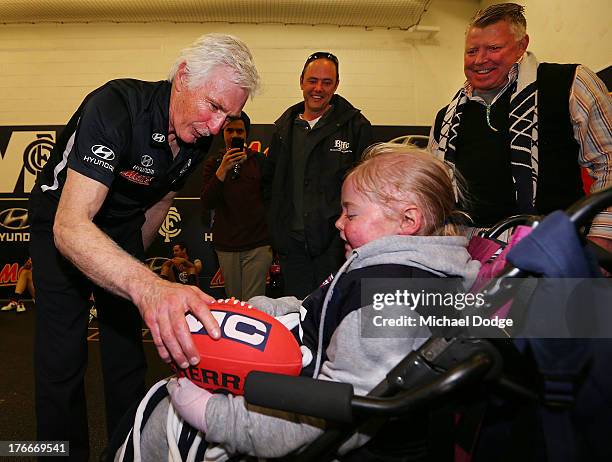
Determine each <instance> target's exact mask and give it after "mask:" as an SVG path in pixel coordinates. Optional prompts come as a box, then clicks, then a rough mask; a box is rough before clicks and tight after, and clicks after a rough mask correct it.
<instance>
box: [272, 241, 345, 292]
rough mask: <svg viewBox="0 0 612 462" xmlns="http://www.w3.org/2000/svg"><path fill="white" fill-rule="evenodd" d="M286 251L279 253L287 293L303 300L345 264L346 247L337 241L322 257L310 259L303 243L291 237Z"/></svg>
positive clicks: (311, 257)
mask: <svg viewBox="0 0 612 462" xmlns="http://www.w3.org/2000/svg"><path fill="white" fill-rule="evenodd" d="M288 241H289V245H288V248H287V252H285V253H279V261H280V265H281V272H282V275H283V282H284V294H285V295H286V296H291V295H293V296H294V297H296V298H299V299H300V300H302V299H304V298H306V296H307V295H309V294H310V293H311V292H313V291H314V290H315V289H317V288H318V287H319V286H320V285H321V284H322V283H323V282H324V281H325V280H326V279H327V278H328V277H329V276H330V275H332V274H334V273H335V272H336V271H338V269H340V266H342V263H344V260H345V258H344V244H343V242H342V241H341V240H340V238H337V239H335V240H334V241H333V242H332V244H331V245H330V247H329V248H328V249H327V250H326V251H325V252H324V253H323V254H321V255H317V256H314V257H313V256H311V255H310V253H309V252H308V249H307V247H306V243H305V242H304V241H300V240H297V239H294V238H292V237H289V238H288Z"/></svg>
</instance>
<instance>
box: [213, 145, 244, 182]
mask: <svg viewBox="0 0 612 462" xmlns="http://www.w3.org/2000/svg"><path fill="white" fill-rule="evenodd" d="M246 158H247V154H246V150H245V149H244V140H243V139H242V138H232V146H231V147H230V149H228V150H227V152H226V153H225V155H224V156H223V159H221V165H219V168H218V169H217V171H216V173H215V174H216V176H217V178H219V180H220V181H225V178H226V177H227V174H228V173H229V172H230V171H231V170H232V169H234V167H236V166H237V165H239V164H241V163H242V162H244V161H245V160H246Z"/></svg>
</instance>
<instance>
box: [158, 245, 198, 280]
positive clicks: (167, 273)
mask: <svg viewBox="0 0 612 462" xmlns="http://www.w3.org/2000/svg"><path fill="white" fill-rule="evenodd" d="M172 255H173V256H172V258H170V259H169V260H166V261H165V262H164V263H163V265H162V267H161V271H160V276H161V277H162V278H163V279H166V280H168V281H171V282H178V283H180V284H190V285H192V286H197V285H199V284H198V275H199V274H200V272H201V271H202V260H200V259H199V258H196V259H195V260H193V262H192V261H191V260H190V259H189V254H188V253H187V246H186V245H185V243H184V242H179V243H178V244H174V245H173V246H172Z"/></svg>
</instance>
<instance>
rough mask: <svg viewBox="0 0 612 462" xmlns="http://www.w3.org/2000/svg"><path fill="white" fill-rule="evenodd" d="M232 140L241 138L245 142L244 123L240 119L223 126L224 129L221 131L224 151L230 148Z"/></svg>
mask: <svg viewBox="0 0 612 462" xmlns="http://www.w3.org/2000/svg"><path fill="white" fill-rule="evenodd" d="M232 138H242V139H243V140H246V130H245V128H244V121H242V120H241V119H236V120H232V121H231V122H228V123H227V125H225V128H224V129H223V140H224V141H225V149H229V148H230V147H231V146H232Z"/></svg>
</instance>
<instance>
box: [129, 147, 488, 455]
mask: <svg viewBox="0 0 612 462" xmlns="http://www.w3.org/2000/svg"><path fill="white" fill-rule="evenodd" d="M454 206H455V195H454V192H453V186H452V182H451V178H450V176H449V170H448V169H447V168H446V166H445V164H444V163H442V162H441V161H438V160H436V159H435V158H434V157H432V156H431V155H430V154H429V153H427V152H425V151H421V150H418V149H416V148H413V147H409V146H405V145H399V144H391V143H382V144H377V145H374V146H372V147H371V148H369V149H368V150H367V151H366V153H365V154H364V160H363V162H362V163H360V164H359V165H358V166H357V167H355V168H354V169H353V170H352V171H351V172H350V173H349V175H348V176H347V177H346V179H345V181H344V184H343V186H342V215H341V216H340V218H339V219H338V220H337V222H336V227H337V228H338V230H339V231H340V236H341V238H342V239H343V241H344V242H345V249H346V258H347V260H346V262H345V263H344V265H343V266H342V267H341V268H340V270H339V271H338V272H337V273H336V275H335V276H334V277H333V278H331V277H330V279H328V280H327V281H325V282H324V283H323V285H322V286H321V287H320V288H319V289H317V290H316V291H315V292H313V293H312V294H310V295H309V296H308V297H306V299H304V300H303V301H299V300H297V299H295V298H293V297H285V298H281V299H270V298H267V297H254V298H253V299H251V300H249V303H250V304H251V305H253V306H255V307H257V308H259V309H261V310H263V311H266V312H268V313H270V314H272V315H275V316H279V315H285V314H287V313H290V312H294V313H296V320H297V321H299V328H297V329H295V331H297V332H296V337H298V340H299V342H300V344H301V349H302V352H303V365H304V369H303V371H302V375H308V376H312V377H317V378H319V379H323V380H333V381H341V382H348V383H351V384H353V386H354V389H355V393H356V394H357V395H365V394H367V393H368V392H369V391H370V390H372V389H373V388H374V387H375V386H376V385H377V384H378V383H379V382H380V381H382V380H383V379H384V377H385V375H386V374H387V373H388V372H389V370H390V369H391V368H393V367H394V366H395V365H396V364H397V363H398V362H399V361H400V360H401V359H402V358H403V357H404V356H405V355H406V354H408V353H409V352H410V351H411V350H413V349H416V348H418V347H419V346H421V344H422V343H423V342H424V341H425V340H426V339H427V337H429V336H430V334H431V333H430V332H429V330H428V329H427V328H426V327H414V328H411V327H405V328H404V329H403V331H402V335H401V336H398V337H393V338H376V337H372V336H370V337H366V336H364V335H362V332H361V327H360V315H361V312H362V311H363V310H366V309H367V308H368V306H367V305H368V304H367V303H366V304H365V305H364V303H363V302H362V290H361V289H362V284H364V283H366V281H368V282H367V284H370V283H371V284H374V290H375V289H376V281H386V283H385V288H387V287H388V282H389V281H392V280H393V279H397V278H401V279H403V280H405V279H409V278H439V277H457V278H461V279H460V280H462V281H463V283H464V286H465V287H466V288H467V287H469V286H470V285H471V283H472V282H473V280H474V279H475V277H476V274H477V273H478V269H479V267H480V264H479V263H478V262H476V261H473V260H471V259H470V256H469V254H468V253H467V250H466V245H467V241H466V239H465V238H464V237H460V236H456V235H455V231H454V228H453V226H452V225H450V224H448V223H449V222H450V219H451V217H452V216H453V214H454V213H455V211H454ZM371 289H372V288H371V287H370V289H369V290H371ZM370 308H371V307H370ZM298 314H299V316H298ZM163 385H165V386H163ZM158 387H159V393H161V394H162V395H164V394H166V393H167V391H166V390H168V391H169V393H170V398H164V399H162V400H161V401H160V403H159V404H158V405H157V407H156V408H155V410H154V412H153V415H152V416H151V417H150V418H149V420H148V421H147V423H146V425H145V427H144V429H143V431H142V433H141V438H140V447H139V448H134V449H136V452H140V456H141V457H142V460H160V458H163V459H166V458H173V457H176V458H178V459H177V460H180V455H179V453H180V451H179V446H178V442H179V441H181V437H180V435H181V431H182V432H183V435H185V432H186V430H187V429H188V427H189V425H187V423H189V424H190V425H191V426H193V427H195V428H196V429H198V430H200V431H201V432H202V433H199V434H198V437H197V438H196V439H195V440H194V442H193V443H192V444H191V446H192V447H191V450H192V451H195V450H196V449H195V446H197V445H200V444H202V445H206V442H210V443H217V444H216V445H215V446H214V448H213V447H212V445H211V446H209V449H208V452H207V456H208V457H213V454H215V452H214V451H223V452H224V453H225V454H230V455H232V454H248V455H254V456H259V457H280V456H284V455H286V454H289V453H291V452H292V451H294V450H297V449H299V448H301V447H303V446H305V445H307V444H308V443H309V442H311V441H313V440H314V439H315V438H316V437H317V436H318V435H319V434H320V433H321V432H322V431H323V430H324V428H325V422H324V421H322V420H319V419H315V418H311V417H306V416H302V415H295V414H289V413H286V412H280V411H272V410H269V409H262V408H254V407H251V406H249V405H247V403H246V402H245V400H244V398H243V397H238V396H231V395H229V396H226V395H217V394H215V395H212V394H210V393H209V392H207V391H205V390H203V389H201V388H198V387H197V386H195V385H194V384H192V383H191V382H189V380H188V379H180V380H178V381H177V380H176V379H171V380H170V381H169V382H168V383H167V384H166V383H165V382H164V383H163V384H162V385H158ZM158 399H159V398H158ZM144 407H145V406H144V405H141V408H144ZM168 416H170V419H169V420H168ZM182 419H184V421H183V420H182ZM166 421H168V422H173V423H171V424H168V425H166ZM137 422H139V423H140V421H139V420H137ZM185 422H187V423H185ZM425 426H426V425H425ZM159 433H161V434H162V435H160V434H159ZM368 438H369V437H368V436H367V435H360V434H357V435H356V436H355V437H353V438H352V439H351V440H349V441H348V442H347V443H345V445H344V446H343V448H342V450H343V451H347V450H349V449H352V448H355V447H358V446H360V445H362V444H364V443H365V442H366V441H367V440H368ZM129 444H132V442H131V441H130V442H129ZM203 447H204V446H201V448H203ZM129 451H130V450H128V452H129ZM194 453H195V452H194ZM217 454H218V453H217ZM172 460H174V459H172Z"/></svg>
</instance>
